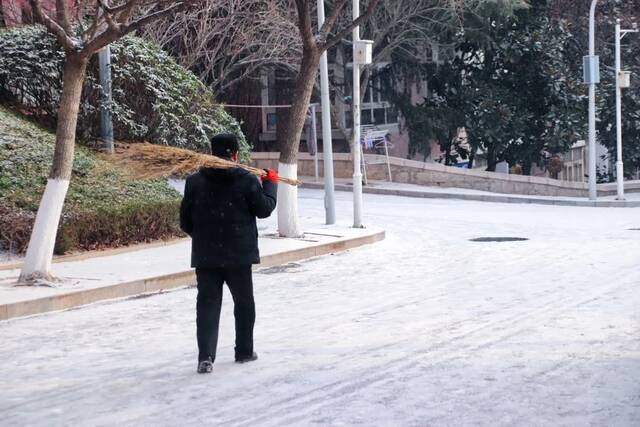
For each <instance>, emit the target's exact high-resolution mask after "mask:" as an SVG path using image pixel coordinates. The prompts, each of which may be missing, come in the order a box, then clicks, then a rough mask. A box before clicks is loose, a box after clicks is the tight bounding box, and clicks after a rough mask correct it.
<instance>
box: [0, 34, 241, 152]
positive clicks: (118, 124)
mask: <svg viewBox="0 0 640 427" xmlns="http://www.w3.org/2000/svg"><path fill="white" fill-rule="evenodd" d="M111 53H112V56H111V62H112V87H113V101H112V102H111V103H110V104H109V105H106V107H107V108H109V109H110V110H111V111H112V114H113V123H114V132H115V137H116V139H118V140H126V141H141V140H145V141H149V142H151V143H155V144H164V145H171V146H176V147H183V148H190V149H194V150H198V151H203V152H206V151H207V150H208V140H209V138H210V137H211V136H213V135H214V134H216V133H220V132H230V133H234V134H236V135H238V137H239V138H240V141H241V144H242V147H243V157H244V158H247V155H248V151H249V146H248V144H247V143H246V140H245V138H244V136H243V135H242V132H241V130H240V126H239V124H238V122H237V121H236V120H235V119H234V118H233V117H231V116H230V115H229V114H227V113H226V112H225V111H224V110H223V109H222V108H221V107H219V106H215V105H214V103H215V100H214V96H213V94H212V93H211V91H210V90H208V89H207V88H206V86H204V85H203V84H202V83H201V82H200V81H199V80H198V79H197V77H196V76H195V75H194V74H193V73H191V72H189V71H188V70H186V69H184V68H182V67H181V66H179V65H178V64H177V63H176V62H175V61H174V60H173V59H172V58H171V57H170V56H169V55H168V54H167V53H165V52H164V51H162V50H161V49H160V48H159V47H157V46H156V45H155V44H153V43H151V42H148V41H145V40H142V39H140V38H137V37H134V36H127V37H124V38H123V39H121V40H119V41H117V42H115V43H113V44H111ZM63 61H64V52H63V50H62V49H61V48H60V46H59V45H58V43H57V41H56V40H55V38H54V37H53V36H52V35H51V34H49V33H48V32H47V31H46V30H45V29H44V28H43V27H41V26H27V27H21V28H15V29H12V30H9V31H2V32H0V100H2V98H4V100H5V101H11V102H14V103H17V104H20V105H21V106H22V107H23V108H26V109H28V110H29V112H30V113H31V114H32V115H33V117H34V118H35V119H36V120H37V121H38V122H39V123H41V124H43V125H44V126H47V127H49V128H53V127H54V126H55V122H56V114H57V107H58V100H59V98H60V93H61V90H62V87H61V82H62V68H63ZM101 105H102V100H101V97H100V85H99V80H98V58H97V55H95V56H94V58H93V59H92V61H91V63H90V65H89V67H88V71H87V78H86V81H85V84H84V88H83V96H82V101H81V104H80V113H79V118H78V137H79V138H81V139H85V140H88V139H95V138H97V136H98V135H99V124H100V117H99V115H100V107H101Z"/></svg>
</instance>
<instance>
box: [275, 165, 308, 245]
mask: <svg viewBox="0 0 640 427" xmlns="http://www.w3.org/2000/svg"><path fill="white" fill-rule="evenodd" d="M278 174H279V175H280V176H282V177H285V178H291V179H298V165H297V164H287V163H278ZM278 233H280V236H282V237H300V236H302V228H301V227H300V219H299V218H298V187H296V186H295V185H288V184H283V183H280V184H279V185H278Z"/></svg>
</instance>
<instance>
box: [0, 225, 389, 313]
mask: <svg viewBox="0 0 640 427" xmlns="http://www.w3.org/2000/svg"><path fill="white" fill-rule="evenodd" d="M385 237H386V236H385V232H384V231H378V232H375V233H371V234H368V235H365V236H361V237H355V238H345V239H343V240H338V241H335V242H329V243H322V244H319V245H316V246H311V247H308V248H300V249H294V250H291V251H286V252H281V253H277V254H273V255H267V256H264V257H262V260H261V261H262V262H261V263H260V264H258V265H256V266H254V269H258V268H265V267H273V266H276V265H281V264H286V263H289V262H293V261H300V260H303V259H307V258H313V257H317V256H321V255H328V254H331V253H336V252H342V251H346V250H349V249H353V248H357V247H359V246H364V245H368V244H372V243H376V242H379V241H381V240H384V238H385ZM195 282H196V275H195V272H194V271H193V270H191V269H190V270H187V271H181V272H178V273H172V274H167V275H163V276H156V277H151V278H147V279H140V280H134V281H131V282H124V283H117V284H114V285H109V286H103V287H99V288H94V289H85V290H81V291H75V292H69V293H65V294H60V295H53V296H50V297H44V298H38V299H34V300H28V301H20V302H16V303H10V304H2V305H0V321H1V320H9V319H15V318H18V317H25V316H32V315H35V314H42V313H48V312H51V311H60V310H67V309H70V308H74V307H80V306H83V305H87V304H91V303H94V302H98V301H106V300H112V299H117V298H125V297H131V296H136V295H143V294H150V293H157V292H161V291H164V290H168V289H175V288H181V287H188V286H194V285H195Z"/></svg>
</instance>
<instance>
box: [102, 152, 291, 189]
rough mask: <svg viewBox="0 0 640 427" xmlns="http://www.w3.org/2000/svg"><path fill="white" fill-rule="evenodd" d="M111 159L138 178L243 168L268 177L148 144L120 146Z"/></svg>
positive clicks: (229, 163)
mask: <svg viewBox="0 0 640 427" xmlns="http://www.w3.org/2000/svg"><path fill="white" fill-rule="evenodd" d="M112 159H115V162H116V163H120V164H122V165H124V166H127V167H128V168H129V169H132V170H134V171H136V176H137V177H139V178H159V177H165V178H168V177H171V176H178V177H185V176H187V175H189V174H191V173H194V172H196V171H198V170H199V169H200V168H213V169H233V168H241V169H244V170H246V171H248V172H250V173H252V174H253V175H255V176H257V177H263V176H265V175H266V174H267V172H265V171H264V169H259V168H254V167H251V166H247V165H243V164H241V163H236V162H233V161H231V160H225V159H221V158H220V157H216V156H212V155H210V154H202V153H197V152H195V151H191V150H186V149H183V148H176V147H169V146H166V145H154V144H149V143H135V144H128V145H118V146H117V147H116V150H115V154H114V156H113V158H112ZM279 181H280V182H283V183H285V184H289V185H295V186H297V185H300V184H302V182H301V181H298V180H293V179H289V178H284V177H280V178H279Z"/></svg>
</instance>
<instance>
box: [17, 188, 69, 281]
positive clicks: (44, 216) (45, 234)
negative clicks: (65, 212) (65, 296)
mask: <svg viewBox="0 0 640 427" xmlns="http://www.w3.org/2000/svg"><path fill="white" fill-rule="evenodd" d="M68 189H69V180H68V179H49V180H48V181H47V187H46V188H45V190H44V195H43V196H42V201H41V202H40V207H39V208H38V214H37V215H36V221H35V223H34V225H33V231H32V232H31V239H30V240H29V248H28V249H27V256H26V258H25V260H24V266H23V267H22V272H21V273H20V279H19V281H20V282H28V281H33V280H38V279H44V280H53V276H52V275H51V260H52V258H53V250H54V246H55V242H56V234H57V232H58V224H59V223H60V215H61V214H62V207H63V205H64V199H65V197H66V195H67V190H68Z"/></svg>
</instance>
